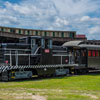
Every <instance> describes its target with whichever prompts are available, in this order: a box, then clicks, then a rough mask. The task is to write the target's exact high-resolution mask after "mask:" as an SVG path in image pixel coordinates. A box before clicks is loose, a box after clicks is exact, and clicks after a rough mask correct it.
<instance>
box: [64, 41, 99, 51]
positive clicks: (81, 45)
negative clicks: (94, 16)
mask: <svg viewBox="0 0 100 100" xmlns="http://www.w3.org/2000/svg"><path fill="white" fill-rule="evenodd" d="M63 46H64V47H79V48H87V49H92V48H95V49H100V45H94V44H86V43H85V42H84V41H69V42H66V43H64V44H63Z"/></svg>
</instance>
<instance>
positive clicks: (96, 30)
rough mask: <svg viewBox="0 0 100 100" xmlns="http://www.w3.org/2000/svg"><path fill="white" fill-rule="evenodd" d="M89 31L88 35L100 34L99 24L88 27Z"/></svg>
mask: <svg viewBox="0 0 100 100" xmlns="http://www.w3.org/2000/svg"><path fill="white" fill-rule="evenodd" d="M89 33H90V35H92V34H94V35H95V34H100V26H96V27H92V28H90V29H89Z"/></svg>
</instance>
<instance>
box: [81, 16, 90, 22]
mask: <svg viewBox="0 0 100 100" xmlns="http://www.w3.org/2000/svg"><path fill="white" fill-rule="evenodd" d="M80 21H82V22H83V21H90V17H89V16H83V17H82V18H81V19H80Z"/></svg>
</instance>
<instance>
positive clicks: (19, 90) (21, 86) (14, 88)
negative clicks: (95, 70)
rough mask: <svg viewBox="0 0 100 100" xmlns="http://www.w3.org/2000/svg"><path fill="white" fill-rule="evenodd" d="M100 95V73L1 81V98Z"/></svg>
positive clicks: (58, 99) (88, 98) (70, 99)
mask: <svg viewBox="0 0 100 100" xmlns="http://www.w3.org/2000/svg"><path fill="white" fill-rule="evenodd" d="M99 95H100V75H80V76H70V77H60V78H51V79H42V80H27V81H18V82H15V81H14V82H0V100H35V99H34V98H33V97H34V96H42V97H44V98H45V99H46V100H100V96H99ZM36 100H37V99H36Z"/></svg>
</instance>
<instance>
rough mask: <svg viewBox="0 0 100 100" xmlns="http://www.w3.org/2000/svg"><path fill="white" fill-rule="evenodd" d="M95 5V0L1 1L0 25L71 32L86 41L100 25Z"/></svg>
mask: <svg viewBox="0 0 100 100" xmlns="http://www.w3.org/2000/svg"><path fill="white" fill-rule="evenodd" d="M99 5H100V1H99V0H21V1H20V2H19V3H11V2H4V1H3V0H2V3H0V25H3V26H14V27H22V28H34V29H35V28H36V29H54V30H67V31H70V30H74V31H77V32H78V33H82V34H87V36H88V37H89V34H97V32H95V31H94V30H95V29H94V30H93V29H92V28H93V27H97V26H98V25H100V18H99V17H100V15H99V9H100V7H99ZM89 14H93V15H94V16H93V17H91V16H89ZM96 15H98V16H99V17H97V16H96ZM89 38H90V37H89Z"/></svg>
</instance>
